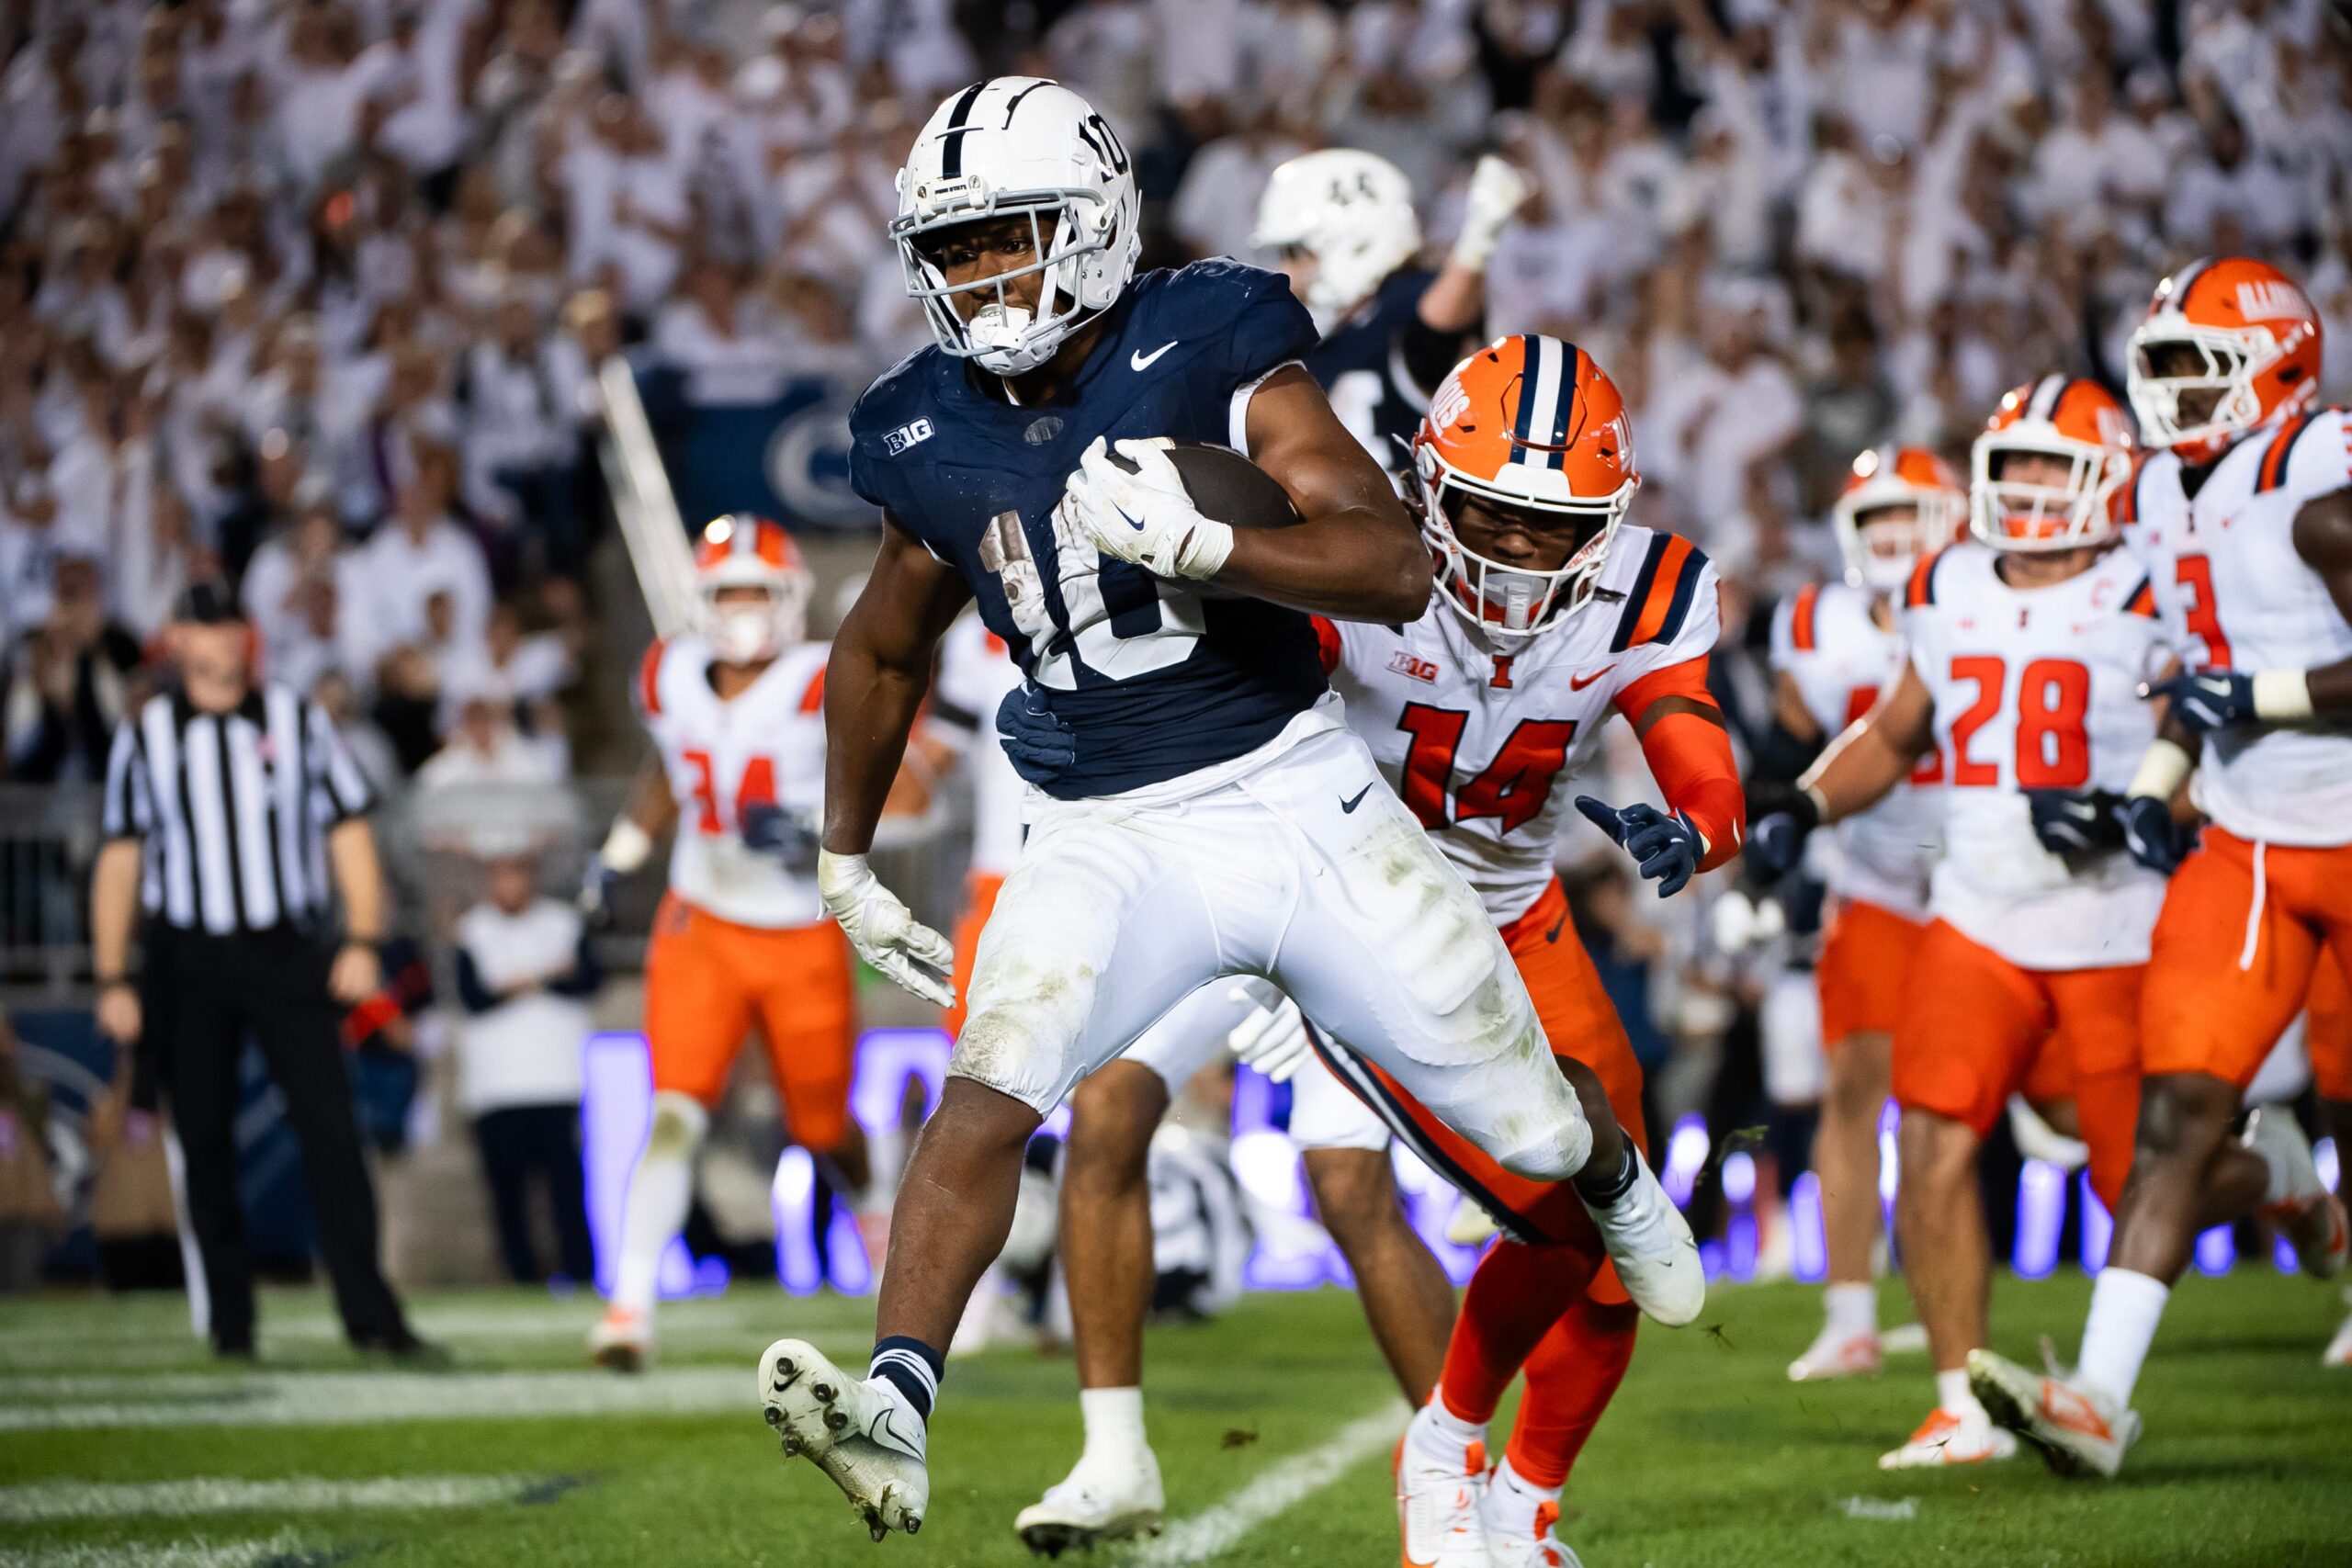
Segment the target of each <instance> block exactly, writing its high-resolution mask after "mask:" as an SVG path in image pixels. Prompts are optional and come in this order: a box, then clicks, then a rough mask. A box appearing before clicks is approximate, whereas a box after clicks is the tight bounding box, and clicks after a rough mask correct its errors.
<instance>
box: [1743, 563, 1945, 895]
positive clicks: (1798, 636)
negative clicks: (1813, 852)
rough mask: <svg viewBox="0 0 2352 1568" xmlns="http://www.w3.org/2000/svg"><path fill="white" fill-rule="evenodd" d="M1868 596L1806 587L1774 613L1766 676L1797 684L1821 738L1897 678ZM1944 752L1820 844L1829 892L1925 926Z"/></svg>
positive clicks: (1895, 645) (1899, 666) (1898, 668)
mask: <svg viewBox="0 0 2352 1568" xmlns="http://www.w3.org/2000/svg"><path fill="white" fill-rule="evenodd" d="M1875 597H1876V596H1875V595H1874V594H1872V593H1871V592H1870V591H1869V590H1867V589H1860V588H1854V587H1850V586H1849V585H1848V584H1846V583H1843V582H1832V583H1828V584H1826V585H1812V586H1807V587H1804V588H1801V589H1799V590H1798V591H1797V592H1795V593H1793V594H1792V595H1791V596H1790V597H1789V598H1787V599H1785V600H1783V601H1781V606H1780V608H1779V609H1778V610H1777V611H1775V612H1774V613H1773V615H1772V668H1773V669H1774V670H1777V671H1781V672H1782V673H1783V674H1786V675H1787V676H1788V677H1789V679H1790V681H1791V682H1793V683H1794V684H1795V686H1796V689H1797V694H1798V695H1799V696H1800V697H1802V698H1803V699H1804V708H1805V712H1807V713H1808V714H1811V715H1812V716H1813V721H1814V723H1815V725H1817V726H1818V727H1819V728H1820V729H1821V732H1822V734H1824V735H1826V736H1836V735H1838V734H1841V733H1843V732H1844V730H1845V729H1846V728H1847V726H1849V725H1850V724H1852V723H1853V722H1854V721H1855V720H1856V719H1858V718H1860V717H1861V716H1863V715H1864V714H1866V713H1868V712H1870V711H1871V705H1873V704H1875V703H1876V702H1877V701H1878V699H1879V696H1880V694H1882V693H1883V692H1885V691H1888V690H1890V689H1891V688H1892V687H1894V684H1895V683H1896V682H1898V681H1900V680H1901V679H1902V678H1903V634H1902V632H1901V631H1900V630H1899V629H1898V630H1890V629H1888V628H1886V627H1883V626H1880V625H1879V624H1878V621H1877V620H1876V618H1875V617H1873V616H1872V615H1871V604H1872V602H1873V600H1874V599H1875ZM1943 779H1944V762H1943V752H1942V751H1941V750H1935V751H1931V752H1929V753H1928V755H1927V756H1925V757H1922V758H1920V759H1919V765H1918V766H1917V767H1916V768H1914V769H1913V770H1912V771H1911V776H1910V778H1909V779H1907V780H1905V782H1904V783H1902V784H1897V785H1896V786H1895V787H1894V793H1893V794H1891V795H1888V796H1887V797H1886V798H1885V799H1884V800H1882V801H1880V802H1879V803H1878V804H1877V805H1876V806H1873V807H1871V808H1870V809H1869V810H1868V811H1864V812H1860V813H1859V814H1857V815H1855V816H1852V817H1849V818H1846V819H1845V820H1844V821H1842V822H1840V823H1838V825H1837V826H1836V827H1835V828H1833V829H1830V830H1829V832H1828V833H1826V834H1824V835H1822V836H1821V837H1822V838H1826V840H1828V847H1829V849H1830V851H1831V853H1830V854H1829V856H1828V857H1827V864H1826V867H1825V879H1826V881H1827V883H1828V885H1829V890H1830V892H1832V893H1834V894H1836V895H1837V896H1838V897H1841V898H1859V899H1861V900H1863V901H1865V902H1867V903H1871V904H1876V905H1878V906H1880V907H1881V908H1887V909H1892V910H1894V912H1895V913H1896V914H1898V915H1904V916H1906V917H1908V918H1909V919H1915V920H1917V919H1925V918H1926V915H1927V909H1928V871H1929V870H1930V869H1931V868H1932V867H1933V866H1934V865H1935V863H1936V853H1937V851H1938V850H1939V848H1940V847H1941V844H1942V841H1943V811H1944V803H1943V787H1942V786H1943ZM1816 841H1818V840H1816Z"/></svg>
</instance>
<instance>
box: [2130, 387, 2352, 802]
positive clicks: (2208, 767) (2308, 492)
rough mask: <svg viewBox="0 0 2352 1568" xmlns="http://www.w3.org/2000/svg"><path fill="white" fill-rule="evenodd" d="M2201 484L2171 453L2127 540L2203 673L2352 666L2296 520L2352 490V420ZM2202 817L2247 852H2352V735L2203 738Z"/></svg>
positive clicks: (2145, 466) (2225, 468)
mask: <svg viewBox="0 0 2352 1568" xmlns="http://www.w3.org/2000/svg"><path fill="white" fill-rule="evenodd" d="M2188 478H2189V475H2188V473H2187V471H2186V470H2184V468H2182V466H2181V461H2180V459H2179V458H2178V457H2175V456H2174V455H2173V454H2172V453H2170V452H2159V453H2157V454H2155V455H2154V457H2149V458H2148V459H2147V460H2146V461H2145V462H2143V463H2142V464H2141V465H2140V469H2139V471H2138V473H2136V474H2135V475H2133V476H2132V484H2131V526H2130V528H2129V531H2128V532H2127V534H2126V540H2127V542H2128V543H2129V544H2130V546H2131V548H2132V549H2133V550H2135V551H2136V552H2138V553H2139V555H2140V556H2141V558H2142V559H2143V561H2144V562H2145V563H2146V565H2147V569H2148V575H2149V578H2150V580H2151V581H2152V582H2153V583H2154V589H2155V595H2156V606H2157V608H2158V609H2159V610H2160V611H2162V612H2163V615H2164V621H2165V626H2166V627H2168V628H2169V629H2170V630H2171V632H2172V635H2173V641H2174V643H2175V644H2176V645H2177V648H2178V649H2179V650H2180V656H2181V658H2182V660H2184V661H2186V662H2187V663H2188V665H2189V666H2190V667H2191V668H2192V669H2199V670H2238V671H2248V672H2252V671H2262V670H2309V669H2313V668H2315V667H2317V666H2319V665H2323V664H2333V663H2335V661H2336V660H2341V659H2346V658H2352V626H2347V625H2346V623H2345V619H2344V615H2343V613H2342V612H2341V611H2339V610H2338V609H2337V608H2336V607H2335V601H2334V600H2332V599H2331V598H2329V597H2328V592H2327V585H2326V584H2325V583H2324V582H2322V581H2320V577H2319V573H2317V572H2315V571H2313V570H2312V569H2311V567H2310V566H2309V565H2308V564H2307V563H2306V562H2305V561H2304V560H2303V558H2302V557H2301V555H2299V554H2297V553H2296V550H2295V537H2294V535H2295V514H2296V513H2299V512H2301V510H2302V509H2303V506H2304V504H2305V503H2306V502H2311V501H2312V500H2314V499H2316V498H2318V497H2320V496H2323V495H2328V494H2332V493H2334V492H2335V491H2340V490H2342V489H2344V488H2345V487H2346V486H2347V485H2352V419H2347V416H2346V414H2345V412H2343V411H2342V410H2340V409H2324V410H2321V411H2320V412H2315V413H2312V414H2308V415H2304V416H2301V417H2299V418H2291V419H2289V420H2287V421H2285V422H2284V423H2279V424H2276V425H2270V426H2267V427H2265V428H2263V429H2261V430H2257V431H2255V432H2253V433H2251V434H2248V435H2246V436H2245V437H2244V438H2243V439H2241V440H2240V441H2239V442H2238V443H2237V444H2236V445H2235V446H2232V447H2231V448H2230V449H2229V450H2228V451H2227V452H2224V453H2223V454H2222V457H2220V459H2219V460H2218V461H2216V462H2215V463H2214V464H2213V465H2212V467H2211V468H2209V469H2207V470H2206V472H2205V474H2204V476H2203V482H2202V483H2201V484H2199V485H2198V486H2197V488H2196V490H2195V491H2194V492H2193V493H2192V491H2190V490H2189V488H2188V484H2187V483H2186V482H2185V481H2186V480H2188ZM2196 791H2197V803H2198V805H2199V807H2202V808H2203V809H2204V811H2205V812H2206V814H2207V815H2208V816H2210V817H2211V818H2213V820H2214V821H2216V822H2218V823H2220V824H2221V825H2222V827H2223V828H2225V829H2229V830H2230V831H2231V832H2233V833H2234V834H2236V835H2237V836H2238V837H2240V838H2242V839H2248V840H2256V841H2267V842H2270V843H2274V844H2311V845H2325V844H2341V843H2344V842H2346V841H2347V840H2352V727H2347V726H2346V725H2345V724H2344V723H2343V722H2342V721H2341V720H2338V721H2337V722H2334V723H2331V722H2329V721H2328V720H2326V719H2324V718H2320V719H2314V720H2312V721H2310V722H2308V723H2304V724H2300V725H2278V726H2265V725H2247V726H2244V727H2242V728H2234V729H2224V730H2217V731H2215V732H2214V733H2212V734H2210V735H2208V736H2207V737H2206V738H2205V746H2204V757H2203V759H2202V761H2201V765H2200V766H2199V770H2198V773H2197V784H2196Z"/></svg>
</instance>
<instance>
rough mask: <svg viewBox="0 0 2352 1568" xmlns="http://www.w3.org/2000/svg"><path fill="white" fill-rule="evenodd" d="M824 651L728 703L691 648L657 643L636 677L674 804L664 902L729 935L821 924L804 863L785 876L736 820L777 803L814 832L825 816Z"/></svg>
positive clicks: (811, 649)
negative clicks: (726, 926) (690, 909)
mask: <svg viewBox="0 0 2352 1568" xmlns="http://www.w3.org/2000/svg"><path fill="white" fill-rule="evenodd" d="M825 654H826V646H825V645H824V644H823V643H797V644H795V645H794V646H793V647H791V648H788V649H785V650H784V652H783V653H782V654H781V655H779V656H778V657H777V659H776V660H775V663H773V664H771V665H769V666H768V667H767V669H765V670H764V671H761V673H760V676H759V678H758V679H757V680H755V681H753V682H752V684H751V685H750V686H748V687H746V688H745V689H744V690H742V691H741V692H739V693H737V694H735V696H734V697H733V698H732V699H731V700H729V701H726V702H721V701H720V700H719V697H718V693H717V692H716V691H714V690H713V689H712V688H711V683H710V676H711V665H712V663H713V662H714V660H713V656H712V654H711V650H710V647H709V645H708V644H707V643H706V642H704V641H703V640H702V639H701V638H700V637H680V638H678V639H677V640H675V641H673V642H661V641H657V642H655V643H654V645H653V646H652V647H651V648H650V649H647V650H646V653H645V663H644V664H643V666H641V667H640V669H639V673H638V682H637V702H638V707H639V710H640V711H641V712H642V713H643V715H644V717H645V727H646V728H648V729H650V730H651V731H652V732H653V743H654V745H655V746H657V747H659V748H660V750H661V753H662V771H663V772H664V773H667V774H668V775H669V779H670V794H671V795H672V796H673V798H674V799H675V800H676V801H677V803H678V832H677V840H676V842H675V844H674V845H673V847H672V849H671V851H670V890H671V891H672V892H673V893H674V894H676V895H677V896H678V897H681V898H683V899H684V900H685V901H686V902H687V903H689V904H692V905H693V906H694V907H695V908H697V909H701V910H703V911H704V912H706V913H707V914H712V915H716V916H718V918H719V919H722V920H731V921H733V922H734V923H735V924H737V925H743V926H760V927H763V928H766V929H770V930H774V929H775V928H777V927H782V926H806V925H813V924H814V923H816V922H817V921H819V920H821V919H824V918H825V909H824V905H823V904H822V903H821V902H820V900H819V899H818V897H817V878H816V874H815V865H814V863H813V861H812V862H811V863H809V865H807V866H803V867H795V866H791V865H788V864H786V859H785V857H784V855H783V854H782V853H781V852H777V851H775V850H755V849H752V848H751V847H750V846H748V845H747V844H745V843H744V842H743V839H742V817H741V812H742V808H743V807H745V806H747V805H750V804H752V803H753V802H770V801H772V802H774V803H775V805H777V806H780V807H783V808H784V809H785V810H786V811H787V812H790V813H791V814H792V815H794V816H795V817H797V818H801V819H802V820H803V821H805V822H807V823H808V824H809V827H810V829H812V830H813V829H814V828H815V826H816V823H817V821H818V819H819V817H820V813H821V811H822V810H823V807H824V789H825V713H824V693H825Z"/></svg>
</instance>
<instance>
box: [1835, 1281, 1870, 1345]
mask: <svg viewBox="0 0 2352 1568" xmlns="http://www.w3.org/2000/svg"><path fill="white" fill-rule="evenodd" d="M1821 1305H1822V1310H1823V1312H1824V1313H1825V1314H1826V1316H1827V1319H1828V1323H1829V1326H1830V1327H1832V1328H1834V1329H1836V1330H1837V1331H1838V1333H1840V1334H1842V1335H1845V1336H1847V1337H1853V1336H1855V1335H1859V1334H1869V1335H1873V1336H1875V1335H1876V1334H1877V1333H1878V1287H1877V1286H1876V1285H1870V1284H1864V1285H1827V1286H1825V1287H1823V1289H1822V1292H1821Z"/></svg>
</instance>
